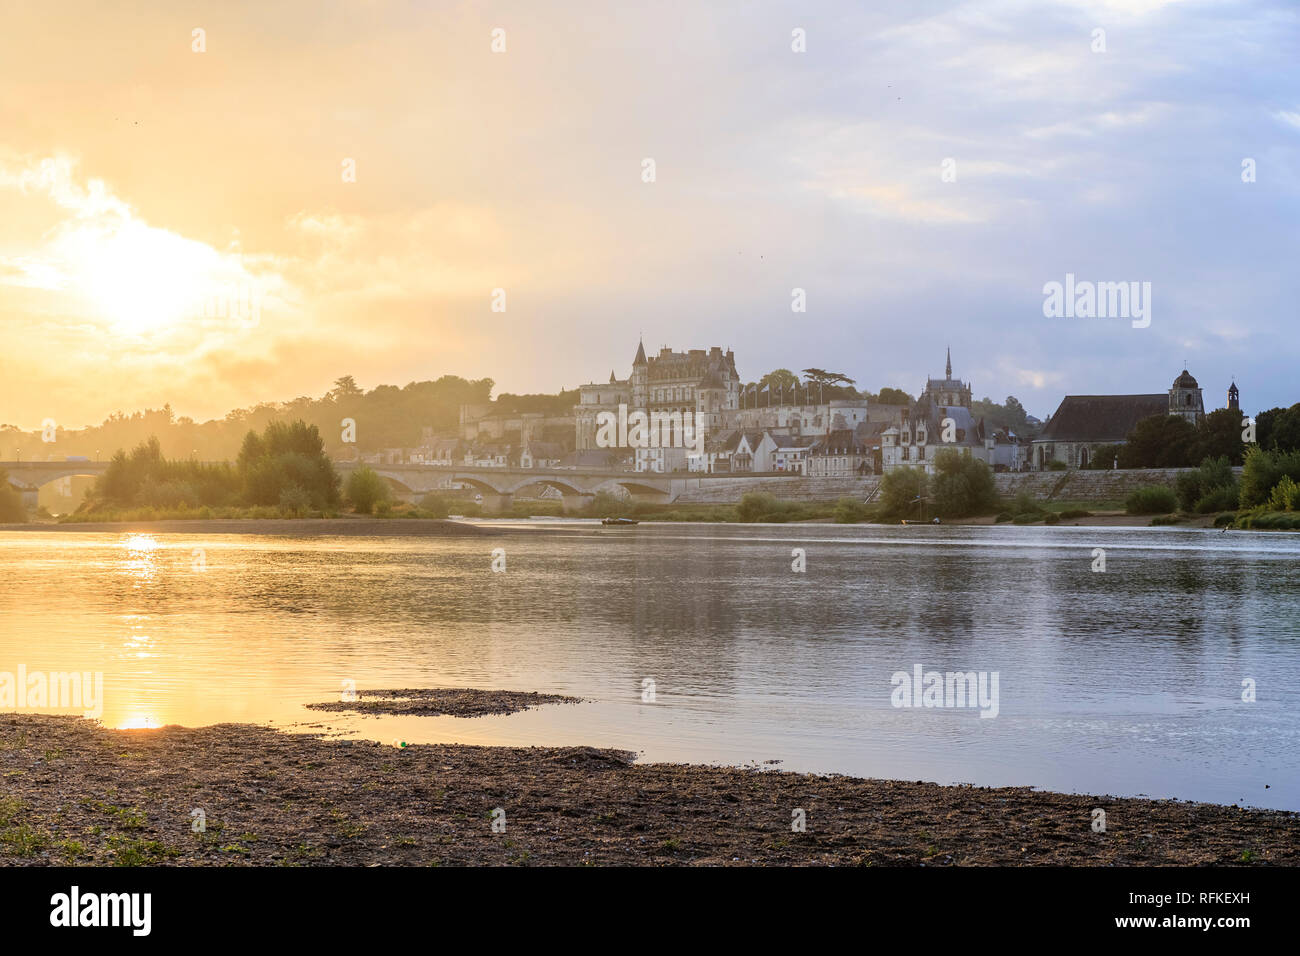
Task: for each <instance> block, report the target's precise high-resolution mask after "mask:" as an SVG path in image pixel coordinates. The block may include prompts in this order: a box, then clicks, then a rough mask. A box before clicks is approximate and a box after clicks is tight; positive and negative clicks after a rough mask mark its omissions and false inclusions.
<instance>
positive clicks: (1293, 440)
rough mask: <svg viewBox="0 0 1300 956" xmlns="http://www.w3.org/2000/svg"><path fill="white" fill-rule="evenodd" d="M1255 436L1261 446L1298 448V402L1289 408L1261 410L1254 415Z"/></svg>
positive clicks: (1283, 449) (1299, 419)
mask: <svg viewBox="0 0 1300 956" xmlns="http://www.w3.org/2000/svg"><path fill="white" fill-rule="evenodd" d="M1266 416H1267V417H1266ZM1255 438H1256V439H1257V440H1258V441H1259V446H1260V447H1261V448H1267V449H1270V450H1273V451H1295V450H1296V449H1298V448H1300V402H1298V403H1296V404H1295V405H1292V406H1291V407H1290V408H1286V409H1282V408H1274V409H1271V410H1270V411H1268V412H1261V413H1260V414H1259V416H1257V417H1256V425H1255Z"/></svg>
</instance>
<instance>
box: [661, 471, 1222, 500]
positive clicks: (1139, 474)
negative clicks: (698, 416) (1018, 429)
mask: <svg viewBox="0 0 1300 956" xmlns="http://www.w3.org/2000/svg"><path fill="white" fill-rule="evenodd" d="M1187 470H1189V469H1185V468H1140V469H1133V470H1118V471H1117V470H1111V471H1027V472H1003V473H1000V474H996V475H994V476H993V484H994V486H995V487H996V488H997V493H998V497H999V498H1002V499H1003V500H1010V499H1012V498H1015V497H1016V496H1017V495H1018V494H1020V493H1021V492H1022V491H1023V492H1028V493H1029V494H1030V495H1032V496H1033V497H1034V498H1035V499H1036V500H1038V501H1122V500H1124V498H1126V497H1128V495H1129V494H1130V493H1131V492H1132V491H1134V490H1135V489H1137V488H1140V487H1142V486H1143V485H1165V486H1167V487H1169V488H1171V489H1172V488H1173V487H1174V483H1175V482H1176V481H1177V480H1178V476H1179V474H1181V473H1182V472H1184V471H1187ZM1235 471H1237V473H1238V474H1240V473H1241V469H1239V468H1238V469H1235ZM879 487H880V479H879V478H878V477H870V478H801V477H798V478H742V477H739V476H737V477H735V478H716V477H715V478H708V479H703V480H701V479H698V478H697V479H688V480H687V486H686V487H685V488H684V489H683V490H682V491H681V493H680V494H679V495H678V496H677V501H678V502H681V503H682V504H734V503H735V502H737V501H739V500H740V499H741V496H742V495H746V494H749V493H750V492H766V493H767V494H770V495H774V496H775V497H777V498H782V499H787V500H792V501H796V500H797V501H835V500H836V499H838V498H857V499H859V500H866V499H868V498H871V497H872V496H873V495H875V494H876V492H877V490H878V489H879Z"/></svg>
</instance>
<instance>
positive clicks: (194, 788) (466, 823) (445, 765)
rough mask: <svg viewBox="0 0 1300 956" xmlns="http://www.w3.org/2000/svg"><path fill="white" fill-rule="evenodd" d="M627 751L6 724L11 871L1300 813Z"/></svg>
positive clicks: (1059, 830) (1288, 841)
mask: <svg viewBox="0 0 1300 956" xmlns="http://www.w3.org/2000/svg"><path fill="white" fill-rule="evenodd" d="M630 761H631V755H629V754H627V753H622V752H617V751H609V750H595V749H591V748H585V747H567V748H527V749H519V748H504V747H471V746H460V745H438V746H425V745H417V746H411V747H406V748H398V747H392V746H384V745H380V744H377V743H373V742H364V741H354V740H340V739H327V738H325V737H322V736H313V735H307V734H292V733H284V732H280V731H276V730H272V729H268V728H264V727H257V726H251V725H244V724H222V725H217V726H212V727H200V728H185V727H164V728H162V729H159V730H107V729H104V728H102V727H99V726H98V725H96V724H93V723H91V722H88V721H84V720H80V719H77V718H75V717H48V716H37V715H19V714H4V715H0V779H2V780H3V781H4V786H3V790H0V864H10V865H12V864H26V865H49V864H62V863H72V864H84V865H113V864H117V865H131V864H143V865H214V866H222V865H231V864H253V865H332V866H337V865H350V866H363V865H376V864H384V865H399V866H429V865H440V864H441V865H521V864H523V865H533V864H540V865H583V864H594V865H655V866H658V865H686V864H696V865H699V864H705V865H744V864H749V865H753V864H766V865H774V864H775V865H790V864H800V865H802V864H814V865H820V864H838V865H883V866H918V865H925V866H946V865H953V864H956V865H1017V866H1018V865H1025V864H1066V865H1102V866H1107V865H1119V866H1132V865H1143V866H1145V865H1172V864H1182V865H1188V864H1190V865H1202V864H1218V865H1232V864H1252V865H1254V864H1284V865H1292V866H1294V865H1297V864H1300V816H1298V815H1296V814H1292V813H1283V812H1278V811H1266V810H1245V809H1240V808H1237V807H1232V806H1217V805H1212V804H1195V803H1181V802H1173V801H1154V800H1141V799H1116V798H1110V797H1094V796H1078V795H1068V794H1059V793H1043V792H1037V791H1033V790H1030V789H1027V788H1002V789H988V788H978V787H968V786H961V787H942V786H937V785H934V784H925V783H911V782H904V781H891V780H860V779H855V778H850V777H835V776H832V777H823V776H812V775H806V774H794V773H781V772H773V771H767V770H759V769H737V768H718V767H706V766H695V765H675V764H632V763H631V762H630ZM1098 807H1099V808H1102V809H1104V810H1105V812H1106V832H1104V833H1097V832H1093V830H1092V811H1093V809H1094V808H1098ZM498 808H499V810H500V811H503V813H504V815H502V813H499V812H496V811H498ZM196 810H197V811H202V815H203V820H204V824H205V828H204V830H203V832H194V829H193V826H194V821H195V820H196V819H197V816H198V815H197V814H195V813H194V811H196ZM799 810H802V811H803V814H802V815H803V818H804V819H805V821H806V831H805V832H795V831H793V830H792V821H794V820H796V819H798V817H799V816H800V815H799V814H798V813H797V812H796V811H799ZM494 817H495V820H496V822H497V824H498V827H499V826H500V825H501V823H502V822H503V823H504V831H503V832H494V830H493V823H494Z"/></svg>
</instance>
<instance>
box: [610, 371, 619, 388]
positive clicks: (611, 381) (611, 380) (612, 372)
mask: <svg viewBox="0 0 1300 956" xmlns="http://www.w3.org/2000/svg"><path fill="white" fill-rule="evenodd" d="M616 381H618V379H616V378H614V370H613V369H610V370H609V384H610V385H613V384H614V383H615V382H616Z"/></svg>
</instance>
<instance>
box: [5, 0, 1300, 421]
mask: <svg viewBox="0 0 1300 956" xmlns="http://www.w3.org/2000/svg"><path fill="white" fill-rule="evenodd" d="M1231 7H1232V5H1227V6H1226V7H1223V6H1222V5H1220V6H1215V5H1209V6H1207V5H1202V4H1188V3H1173V2H1163V0H1140V2H1136V0H1135V2H1127V0H1056V2H1037V0H1035V2H1027V0H979V2H957V0H954V2H938V0H936V2H933V3H918V4H896V5H889V4H886V5H866V6H864V5H858V4H848V3H844V4H841V3H834V2H828V3H825V4H814V5H812V6H810V7H808V8H807V9H806V10H801V11H791V10H790V9H787V8H785V7H783V6H781V5H772V4H761V3H759V4H755V3H743V4H734V5H727V4H723V5H720V6H709V7H708V8H707V9H696V8H691V9H690V10H689V11H688V10H687V8H686V7H682V8H681V9H677V8H674V7H668V8H665V7H662V6H660V5H653V4H651V5H631V6H629V5H621V4H608V3H596V2H591V3H587V2H577V0H575V2H568V3H554V4H539V3H532V2H528V3H525V2H509V0H505V2H503V3H501V4H497V5H492V6H490V7H489V5H485V4H481V3H471V2H461V3H416V2H404V0H389V2H349V3H323V2H305V0H304V2H292V0H290V2H283V3H254V2H223V3H220V4H210V3H184V2H181V3H162V2H157V3H148V2H146V3H139V4H131V5H129V8H128V9H121V8H118V7H117V5H106V4H100V3H91V2H68V3H60V4H56V5H47V4H11V5H9V6H8V7H7V9H6V11H5V16H4V29H3V31H0V320H2V321H3V331H4V345H5V347H4V348H3V349H0V423H10V424H16V425H20V426H22V427H24V428H29V429H30V428H35V427H38V426H39V425H40V423H41V422H42V421H44V420H45V419H47V418H48V419H54V420H55V421H56V422H57V423H58V424H59V425H60V426H66V427H77V426H80V425H84V424H90V423H97V422H99V421H101V420H102V419H103V418H104V417H105V416H107V415H108V414H109V413H110V412H112V411H115V410H123V411H128V412H129V411H133V410H136V409H139V408H143V407H146V406H152V407H160V406H161V405H162V404H163V403H164V402H171V404H172V406H173V409H174V410H175V411H176V412H177V414H184V415H190V416H192V417H195V418H198V419H200V420H202V419H206V418H209V417H215V416H221V415H223V414H224V413H225V412H226V411H228V410H229V409H231V408H234V407H243V406H247V405H250V404H253V403H255V402H258V401H267V400H284V399H290V398H293V397H296V396H298V395H303V394H310V395H313V396H319V395H320V394H322V393H323V392H324V391H326V390H327V389H328V388H329V387H330V384H331V383H332V381H333V380H334V379H335V378H337V377H338V376H340V375H343V374H352V375H354V376H355V377H356V378H357V380H358V381H359V382H360V384H361V385H362V386H364V387H367V388H369V387H373V386H374V385H376V384H380V383H389V384H397V385H403V384H406V383H407V382H410V381H413V380H423V379H429V378H436V377H438V376H439V375H443V374H459V375H464V376H466V377H472V378H477V377H482V376H491V377H493V378H494V379H496V381H497V382H498V383H499V386H500V387H501V388H504V389H507V390H510V391H516V392H519V391H555V390H557V389H559V388H562V387H573V386H575V385H577V384H580V383H582V382H586V381H591V380H604V378H606V377H607V376H608V374H609V372H610V371H611V369H612V370H614V371H616V372H618V374H620V375H626V374H627V371H628V365H629V363H630V361H631V357H632V354H633V352H634V351H635V345H636V341H637V338H638V336H639V335H640V334H642V333H644V335H645V338H646V347H647V348H649V349H651V350H654V349H657V348H658V347H660V346H661V345H671V346H673V347H674V348H679V349H680V348H699V347H708V346H711V345H720V346H722V347H724V348H726V347H734V348H735V349H736V351H737V360H738V362H739V364H740V366H741V373H742V375H743V376H744V377H746V378H747V379H752V378H757V377H758V376H760V375H761V374H762V373H764V372H766V371H768V370H770V369H771V368H775V367H779V366H791V367H803V366H805V365H817V366H821V367H830V366H835V367H836V368H837V370H838V369H839V368H841V367H842V368H843V370H844V371H846V372H847V373H848V374H850V375H851V376H853V377H855V378H856V379H857V380H858V383H859V385H861V386H864V387H867V388H871V389H878V388H879V387H881V386H883V385H894V386H900V387H905V388H908V389H910V390H912V391H916V390H917V389H918V388H919V387H920V385H921V383H922V382H923V381H924V376H925V375H926V374H935V373H938V372H939V371H940V370H941V368H942V361H943V354H944V352H943V346H945V345H948V344H951V346H952V348H953V356H954V363H955V366H956V371H957V372H958V374H959V375H960V376H961V377H962V378H964V379H969V380H973V381H974V383H975V391H976V393H977V397H979V396H983V395H986V394H987V395H991V396H992V397H994V398H996V399H999V400H1000V399H1001V398H1003V397H1005V395H1007V394H1008V393H1014V394H1017V395H1018V396H1019V397H1021V398H1022V399H1023V400H1024V402H1025V404H1026V405H1027V406H1028V407H1029V408H1030V410H1031V411H1032V412H1035V413H1037V414H1039V415H1044V414H1046V413H1048V412H1050V410H1051V409H1052V408H1053V407H1055V405H1056V404H1057V402H1058V401H1059V398H1060V395H1061V393H1062V392H1063V391H1067V390H1068V391H1075V392H1108V391H1141V392H1146V391H1152V390H1156V389H1160V388H1163V387H1165V384H1166V380H1167V379H1169V378H1170V375H1171V374H1173V373H1172V372H1171V371H1170V369H1172V370H1173V372H1176V371H1177V369H1178V367H1179V366H1180V364H1181V362H1182V360H1183V358H1184V357H1186V358H1187V359H1188V361H1189V362H1190V363H1191V364H1192V365H1193V366H1194V368H1195V370H1196V374H1197V376H1198V378H1199V379H1200V380H1201V381H1202V383H1203V384H1204V385H1205V386H1206V388H1207V389H1211V390H1212V391H1214V392H1215V393H1217V392H1218V391H1220V390H1221V388H1223V387H1226V384H1227V381H1228V379H1229V376H1230V375H1231V374H1234V373H1235V374H1236V375H1237V377H1238V381H1242V379H1243V378H1245V379H1247V380H1248V381H1249V385H1248V386H1247V384H1246V382H1244V381H1242V385H1243V392H1242V394H1243V400H1244V401H1247V403H1248V404H1249V406H1250V407H1251V408H1252V409H1253V408H1254V407H1256V405H1257V404H1258V405H1259V407H1268V405H1270V404H1282V403H1286V404H1289V403H1290V401H1292V400H1293V396H1292V397H1288V395H1289V393H1286V390H1285V389H1284V388H1283V387H1282V383H1283V381H1284V380H1285V379H1286V378H1287V376H1288V374H1289V369H1291V368H1293V366H1294V360H1295V358H1296V354H1295V348H1296V346H1295V344H1294V341H1295V340H1294V336H1291V337H1289V338H1288V337H1285V336H1282V335H1281V334H1280V329H1279V328H1278V327H1277V326H1276V325H1272V324H1271V323H1273V322H1274V319H1275V317H1276V316H1279V315H1281V314H1282V313H1283V312H1284V311H1286V310H1287V309H1289V308H1290V306H1289V305H1288V303H1293V302H1294V298H1295V295H1296V294H1297V292H1298V291H1300V290H1297V289H1296V287H1295V286H1296V281H1297V280H1296V279H1295V271H1294V270H1293V269H1289V268H1284V267H1283V266H1284V257H1283V254H1282V252H1281V250H1284V249H1288V248H1293V247H1294V240H1295V238H1296V234H1295V229H1296V226H1295V223H1296V221H1297V219H1298V217H1297V216H1296V215H1294V213H1295V211H1296V205H1297V195H1298V193H1300V188H1298V187H1297V185H1296V184H1297V182H1298V180H1297V178H1296V174H1295V170H1296V168H1297V162H1300V157H1298V148H1297V147H1298V143H1300V141H1298V140H1297V135H1298V131H1300V89H1297V85H1296V81H1295V79H1294V70H1291V69H1289V60H1288V56H1287V51H1286V50H1285V49H1282V48H1281V47H1280V46H1279V45H1278V44H1277V43H1276V42H1275V41H1276V38H1277V37H1280V36H1284V35H1287V34H1288V31H1289V30H1294V28H1295V26H1296V22H1297V14H1296V11H1295V10H1294V8H1293V7H1290V6H1288V5H1286V4H1279V5H1272V4H1267V3H1265V4H1262V5H1260V6H1259V7H1258V8H1257V9H1256V11H1255V13H1254V14H1253V15H1252V17H1251V18H1249V19H1246V20H1242V19H1239V18H1234V17H1235V15H1234V14H1233V13H1232V10H1231V9H1230V8H1231ZM1099 24H1100V25H1103V26H1104V27H1105V28H1106V29H1107V30H1108V31H1109V33H1108V36H1109V38H1110V47H1109V51H1108V52H1107V53H1106V54H1105V55H1104V56H1103V55H1098V54H1096V53H1094V52H1092V51H1091V50H1090V44H1091V43H1092V40H1091V39H1090V37H1091V33H1092V31H1093V30H1094V29H1095V28H1096V27H1097V26H1098V25H1099ZM796 26H797V27H800V28H803V29H806V31H807V38H808V43H807V51H806V53H802V54H795V53H793V52H792V50H791V41H790V36H791V29H792V28H793V27H796ZM496 28H502V29H504V30H505V31H506V43H507V49H506V52H504V53H499V54H498V53H493V52H492V49H491V43H492V36H491V34H492V31H493V29H496ZM195 29H202V30H204V31H205V33H204V44H205V51H204V52H201V53H197V52H194V50H193V45H194V34H193V31H194V30H195ZM1207 77H1213V78H1214V82H1213V83H1212V84H1210V86H1212V87H1213V95H1207V93H1206V92H1205V91H1206V89H1207V88H1208V87H1207V85H1206V82H1205V80H1206V78H1207ZM1234 77H1235V79H1233V78H1234ZM1250 155H1253V156H1255V157H1256V158H1257V159H1258V161H1259V164H1260V167H1259V168H1260V175H1259V179H1258V181H1257V182H1256V183H1253V184H1252V185H1251V186H1249V187H1243V185H1242V183H1241V181H1240V178H1239V172H1240V169H1239V163H1240V162H1241V157H1242V156H1250ZM646 157H652V158H654V160H655V161H656V164H657V176H658V178H657V181H656V182H655V183H654V184H652V185H647V184H645V183H643V182H642V181H641V178H640V176H641V170H642V161H643V159H644V158H646ZM947 157H955V159H956V164H957V165H956V169H957V170H958V171H959V173H958V176H957V179H956V181H955V182H948V183H945V182H944V181H943V180H941V178H940V175H939V171H940V163H941V162H942V161H944V159H945V158H947ZM347 160H353V161H355V169H356V181H355V182H347V181H344V177H343V174H342V170H343V164H344V162H345V161H347ZM1192 196H1194V197H1198V198H1197V201H1196V202H1195V203H1193V204H1190V205H1189V202H1188V197H1192ZM1066 272H1073V273H1076V274H1078V275H1081V276H1087V277H1089V278H1096V279H1098V280H1122V281H1128V280H1150V281H1152V282H1153V284H1154V286H1155V289H1156V296H1157V305H1156V308H1155V318H1154V322H1153V324H1152V326H1151V329H1150V330H1149V334H1147V335H1145V336H1144V337H1138V336H1135V335H1131V334H1126V333H1124V332H1123V330H1122V328H1120V327H1119V326H1118V325H1114V326H1106V325H1103V324H1100V323H1091V324H1087V323H1076V324H1072V325H1065V324H1062V323H1059V322H1057V323H1050V322H1046V321H1045V320H1044V318H1043V315H1042V312H1041V308H1040V306H1041V288H1042V286H1043V284H1044V283H1045V282H1048V281H1050V280H1059V279H1060V278H1061V277H1062V276H1064V275H1065V273H1066ZM795 287H799V288H802V289H805V290H807V301H808V303H809V311H808V312H807V313H806V314H805V315H800V316H794V315H792V314H791V311H790V308H789V304H790V301H791V290H792V289H793V288H795ZM496 288H504V289H505V290H506V292H507V302H508V306H507V312H506V313H505V314H498V313H493V312H492V311H491V310H490V303H491V301H492V293H493V290H494V289H496ZM1284 339H1285V341H1283V340H1284ZM1257 400H1258V401H1257Z"/></svg>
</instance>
